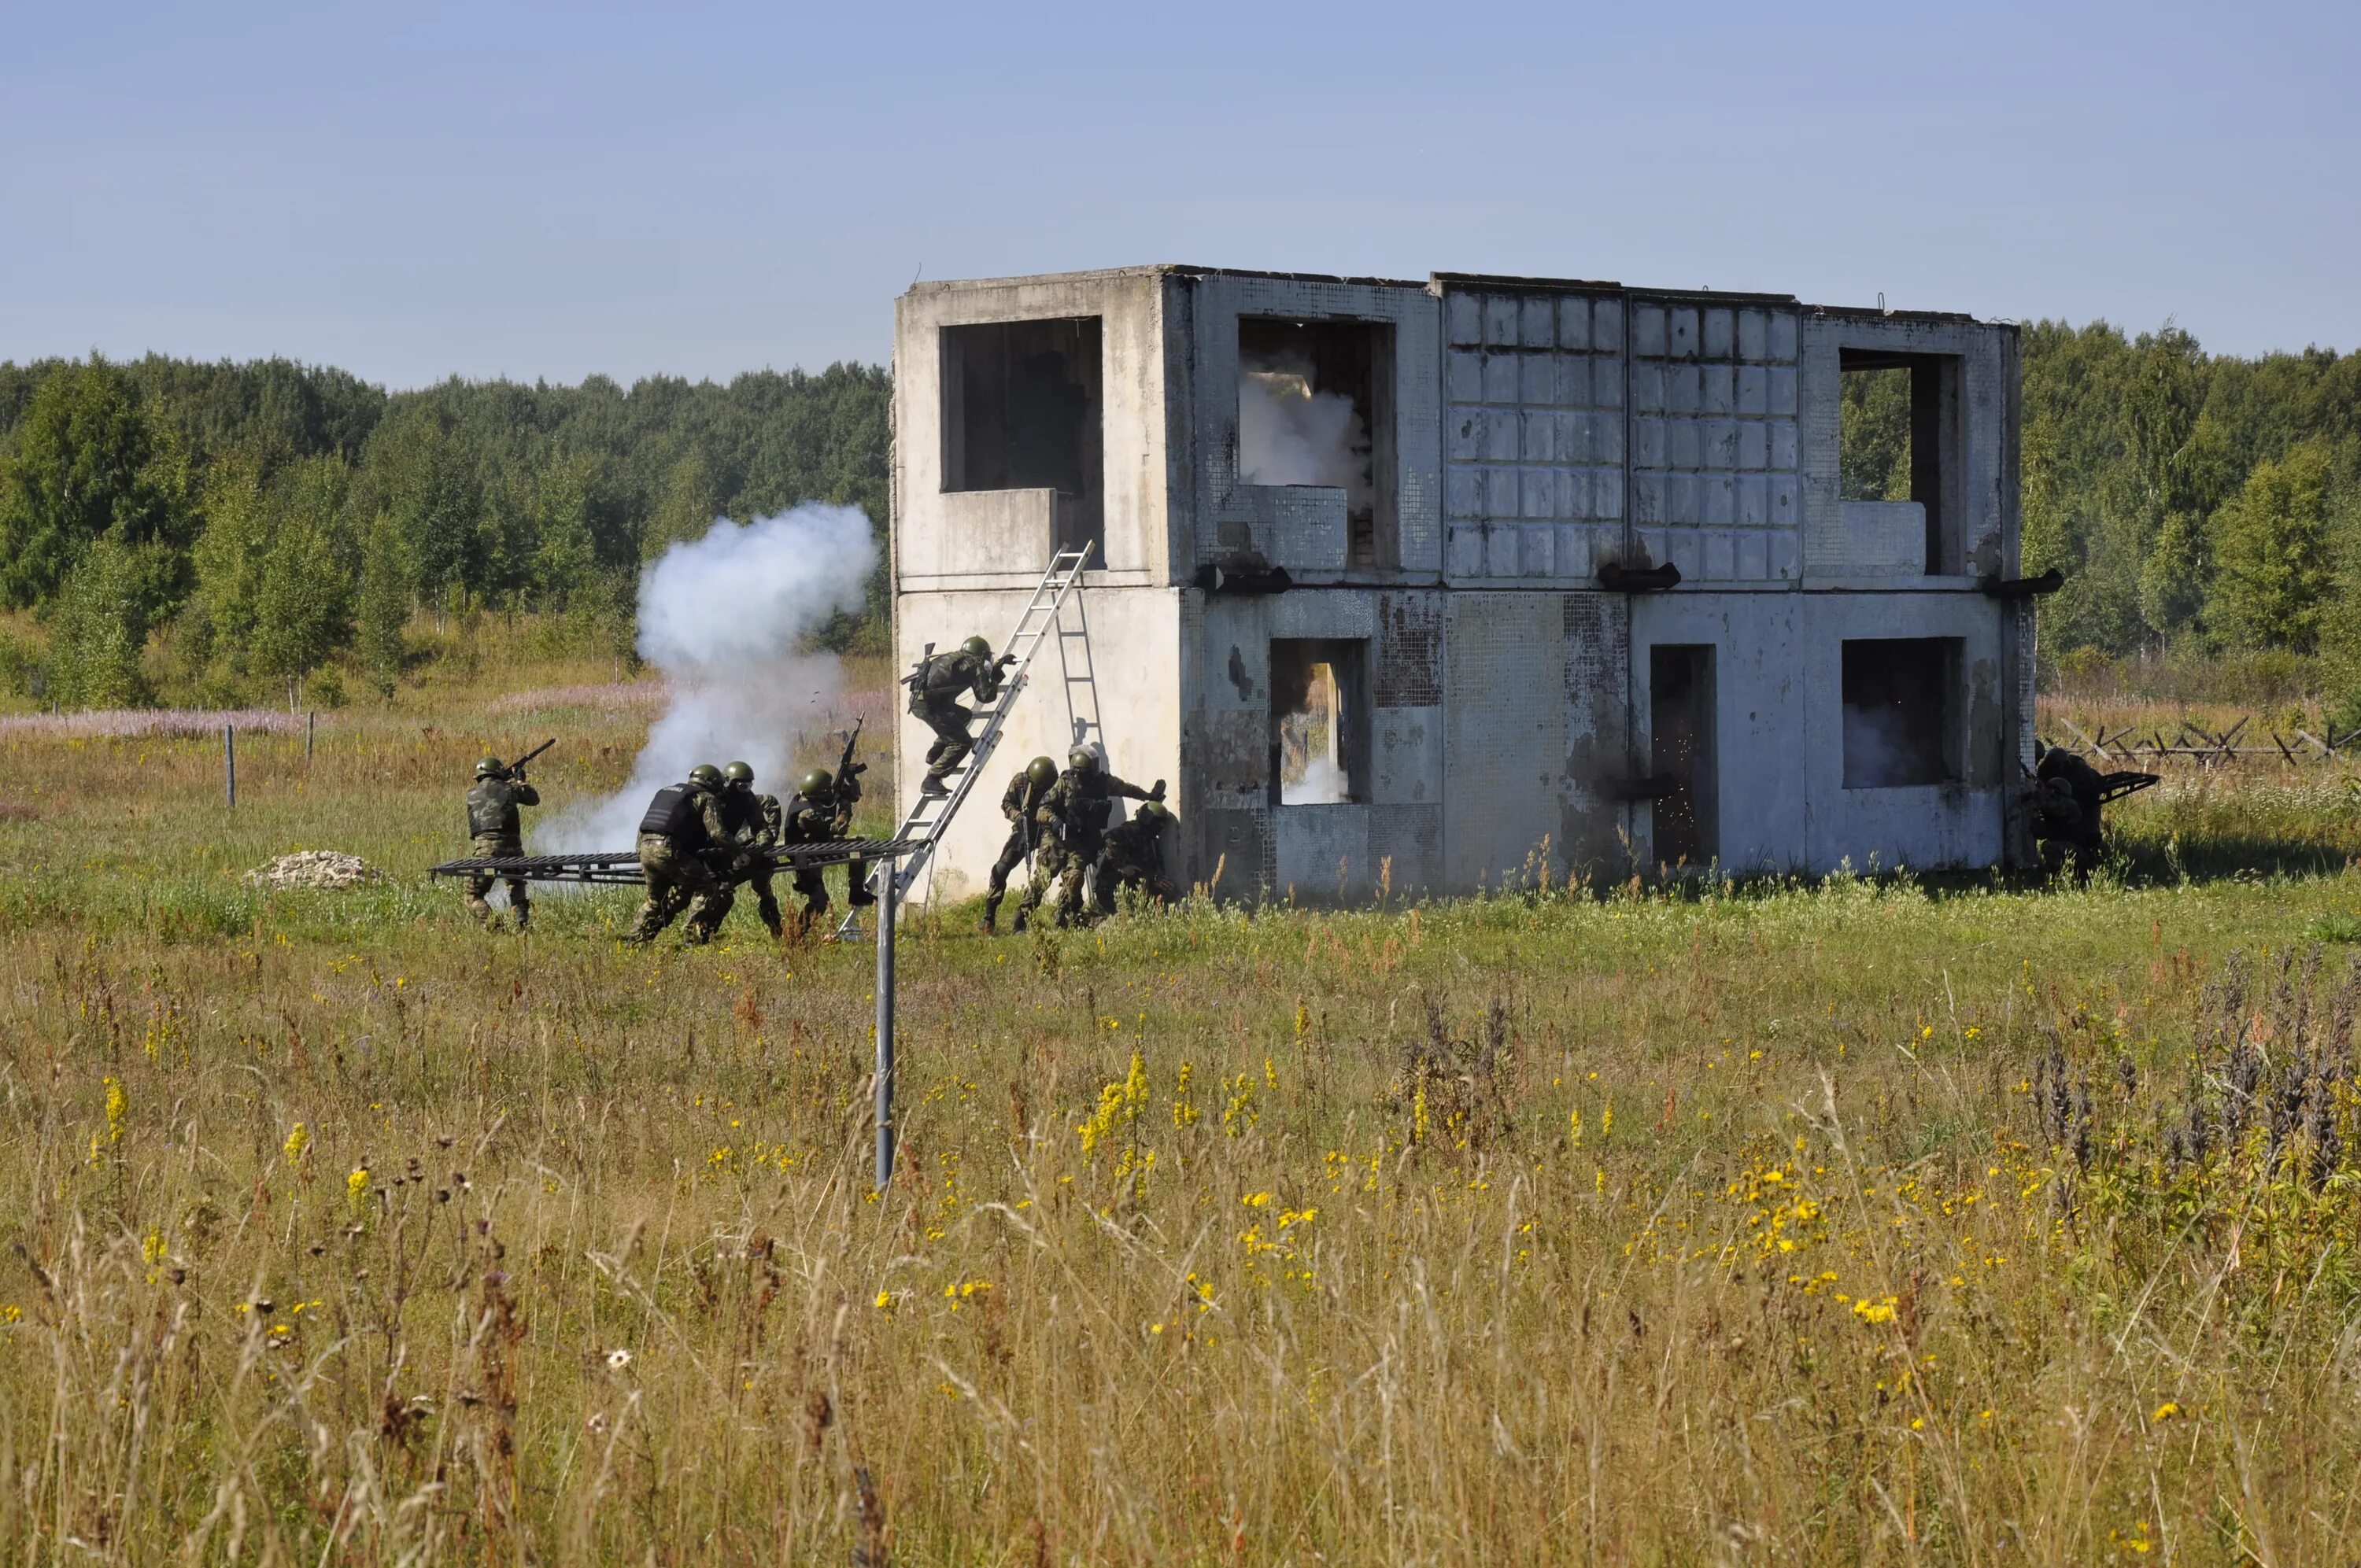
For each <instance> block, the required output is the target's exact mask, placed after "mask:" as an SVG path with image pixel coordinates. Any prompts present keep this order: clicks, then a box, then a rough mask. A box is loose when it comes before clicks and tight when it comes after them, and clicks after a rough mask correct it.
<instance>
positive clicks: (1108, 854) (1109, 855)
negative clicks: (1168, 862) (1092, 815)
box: [1091, 800, 1180, 915]
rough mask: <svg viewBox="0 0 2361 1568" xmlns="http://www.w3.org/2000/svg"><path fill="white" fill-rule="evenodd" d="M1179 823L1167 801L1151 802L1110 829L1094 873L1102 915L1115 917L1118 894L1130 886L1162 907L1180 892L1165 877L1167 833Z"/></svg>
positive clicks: (1093, 869) (1094, 882) (1092, 882)
mask: <svg viewBox="0 0 2361 1568" xmlns="http://www.w3.org/2000/svg"><path fill="white" fill-rule="evenodd" d="M1178 820H1179V818H1178V817H1174V816H1173V815H1172V813H1171V812H1170V810H1168V809H1167V808H1166V807H1165V806H1164V803H1163V802H1161V801H1157V800H1147V801H1142V802H1141V803H1140V806H1139V809H1138V811H1137V812H1136V813H1134V814H1133V816H1132V817H1131V819H1130V820H1129V821H1127V822H1119V823H1117V824H1115V826H1114V827H1112V828H1108V829H1107V834H1106V844H1105V846H1104V848H1103V849H1101V850H1099V859H1098V864H1097V865H1096V866H1094V867H1093V868H1092V872H1091V885H1092V889H1093V893H1094V894H1095V895H1096V897H1097V900H1098V906H1099V913H1100V914H1102V915H1112V914H1114V913H1115V894H1117V893H1119V892H1121V891H1122V890H1123V889H1125V888H1127V887H1129V888H1137V889H1138V890H1139V891H1140V892H1141V893H1143V894H1146V895H1147V896H1148V898H1149V899H1151V900H1152V901H1154V902H1156V903H1158V904H1162V903H1165V902H1166V901H1168V900H1170V898H1172V897H1173V896H1174V894H1177V893H1178V892H1179V891H1180V890H1179V889H1178V888H1176V887H1175V886H1174V885H1173V883H1172V879H1171V878H1170V877H1169V876H1167V875H1165V874H1164V831H1165V829H1166V828H1170V827H1171V826H1172V825H1173V823H1175V822H1177V821H1178Z"/></svg>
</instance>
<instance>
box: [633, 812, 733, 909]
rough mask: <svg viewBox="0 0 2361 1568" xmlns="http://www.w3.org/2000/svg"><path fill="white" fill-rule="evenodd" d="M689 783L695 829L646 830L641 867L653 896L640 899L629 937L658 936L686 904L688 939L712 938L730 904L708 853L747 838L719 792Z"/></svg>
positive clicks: (642, 840)
mask: <svg viewBox="0 0 2361 1568" xmlns="http://www.w3.org/2000/svg"><path fill="white" fill-rule="evenodd" d="M684 787H686V788H687V790H688V796H687V799H686V802H685V803H684V805H685V808H686V811H687V813H688V818H689V822H690V824H691V829H690V831H688V832H686V833H682V834H678V835H675V834H670V833H653V832H643V833H642V834H641V835H640V842H639V861H640V871H641V872H642V874H643V875H645V876H646V878H647V882H648V896H647V900H646V902H644V903H642V905H640V915H639V918H638V919H636V920H634V921H632V922H631V930H630V931H629V932H627V933H625V935H624V938H623V939H624V940H625V941H627V942H647V941H653V940H654V938H655V937H656V934H657V933H658V932H660V931H662V930H663V929H664V927H666V926H669V925H671V924H672V922H673V919H674V917H675V916H677V915H679V914H680V912H681V911H682V910H683V909H684V908H686V910H687V911H688V925H687V927H686V929H684V930H683V932H682V933H681V935H682V938H683V939H684V940H686V941H688V942H692V943H695V942H703V941H707V940H708V939H710V938H711V937H712V936H713V927H715V926H716V925H718V924H719V922H720V919H721V912H724V911H727V909H728V908H729V905H728V903H727V902H726V901H725V898H726V895H725V894H724V891H723V889H722V886H721V883H720V879H719V878H718V877H716V876H715V875H714V874H713V868H712V866H710V865H709V864H708V863H707V861H706V860H705V854H706V852H707V851H709V850H729V849H732V848H735V847H737V845H738V844H739V843H740V842H741V840H739V839H736V838H735V837H734V836H733V832H732V829H731V828H730V824H729V823H728V822H726V821H724V820H723V819H722V815H721V801H720V797H719V795H716V794H714V792H712V791H711V790H707V789H699V788H697V787H696V786H694V785H688V786H684Z"/></svg>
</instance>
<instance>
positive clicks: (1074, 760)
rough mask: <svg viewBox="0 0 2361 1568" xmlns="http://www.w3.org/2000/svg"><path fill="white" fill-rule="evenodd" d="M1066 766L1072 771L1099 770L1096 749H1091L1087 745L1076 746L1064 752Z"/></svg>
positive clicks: (1086, 771)
mask: <svg viewBox="0 0 2361 1568" xmlns="http://www.w3.org/2000/svg"><path fill="white" fill-rule="evenodd" d="M1066 766H1068V767H1070V768H1071V769H1073V770H1074V772H1076V773H1097V772H1098V771H1099V754H1098V753H1097V752H1096V751H1092V750H1091V749H1090V748H1089V747H1088V746H1077V747H1075V748H1074V749H1073V750H1072V751H1069V752H1067V753H1066Z"/></svg>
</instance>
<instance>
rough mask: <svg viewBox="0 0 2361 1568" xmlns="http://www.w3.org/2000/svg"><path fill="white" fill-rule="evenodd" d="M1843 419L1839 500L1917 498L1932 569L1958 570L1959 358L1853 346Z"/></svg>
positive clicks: (1844, 359)
mask: <svg viewBox="0 0 2361 1568" xmlns="http://www.w3.org/2000/svg"><path fill="white" fill-rule="evenodd" d="M1838 359H1839V367H1840V368H1841V369H1842V371H1843V378H1842V384H1841V387H1840V389H1839V418H1838V425H1837V478H1838V491H1837V494H1838V498H1839V499H1841V500H1848V501H1916V502H1917V503H1918V504H1919V506H1920V507H1921V508H1923V509H1924V510H1925V512H1926V517H1927V573H1928V575H1929V576H1936V575H1940V574H1945V573H1954V574H1955V573H1958V572H1960V571H1961V570H1963V569H1964V568H1963V567H1962V566H1961V565H1960V550H1959V547H1958V545H1957V543H1955V542H1954V536H1955V534H1956V532H1957V528H1956V526H1955V521H1956V520H1957V518H1958V517H1959V513H1960V507H1961V505H1962V504H1963V502H1964V499H1965V498H1964V496H1963V495H1962V493H1961V492H1960V488H1959V463H1958V453H1959V397H1960V361H1959V356H1956V355H1950V354H1886V353H1881V352H1877V351H1873V350H1870V349H1859V348H1847V349H1843V350H1841V351H1839V356H1838Z"/></svg>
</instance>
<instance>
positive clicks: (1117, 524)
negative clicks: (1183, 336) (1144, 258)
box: [894, 268, 1176, 635]
mask: <svg viewBox="0 0 2361 1568" xmlns="http://www.w3.org/2000/svg"><path fill="white" fill-rule="evenodd" d="M1163 312H1164V292H1163V274H1162V272H1161V271H1160V270H1159V269H1153V268H1148V269H1135V270H1131V271H1124V272H1085V273H1074V274H1069V275H1066V276H1061V277H1052V278H1012V279H998V280H988V281H984V282H974V283H921V284H918V285H917V286H915V287H914V288H912V289H911V291H909V292H908V293H906V294H905V295H903V296H902V297H901V299H900V300H899V301H897V302H895V319H894V503H895V525H894V570H895V578H896V581H897V582H898V583H899V585H900V587H902V588H903V589H904V590H905V591H910V592H924V591H928V590H931V589H936V588H961V587H1015V586H1016V585H1017V584H1020V583H1023V584H1030V583H1032V582H1033V581H1035V580H1036V579H1038V577H1039V576H1040V575H1041V573H1042V571H1043V569H1044V568H1046V567H1047V566H1048V565H1049V538H1050V521H1049V507H1050V499H1049V491H1047V490H952V491H947V490H945V489H944V488H943V430H942V406H943V388H942V348H941V341H940V333H941V329H942V328H943V327H945V326H948V325H959V326H967V325H974V324H980V323H995V322H1011V321H1042V320H1056V319H1063V318H1068V317H1075V316H1096V317H1098V318H1099V321H1100V331H1101V346H1100V354H1101V367H1100V370H1101V376H1100V380H1101V394H1100V395H1101V400H1102V408H1103V467H1102V472H1103V483H1104V496H1105V508H1104V510H1105V519H1106V525H1105V526H1106V548H1105V551H1104V554H1103V556H1102V557H1101V559H1100V561H1099V563H1097V564H1098V565H1100V566H1101V567H1102V568H1103V570H1104V573H1105V574H1106V575H1105V576H1103V577H1101V576H1093V578H1092V579H1091V580H1092V581H1093V583H1094V584H1095V583H1106V584H1110V585H1133V586H1147V585H1163V584H1167V583H1170V581H1172V578H1173V573H1174V557H1175V554H1176V553H1175V551H1174V549H1173V547H1172V532H1173V531H1172V528H1171V515H1172V514H1171V512H1170V486H1169V484H1168V483H1167V473H1168V459H1167V454H1166V450H1165V440H1166V422H1165V403H1166V395H1165V387H1164V369H1165V355H1164V348H1165V324H1164V315H1163ZM962 635H964V633H962Z"/></svg>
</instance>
